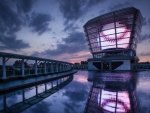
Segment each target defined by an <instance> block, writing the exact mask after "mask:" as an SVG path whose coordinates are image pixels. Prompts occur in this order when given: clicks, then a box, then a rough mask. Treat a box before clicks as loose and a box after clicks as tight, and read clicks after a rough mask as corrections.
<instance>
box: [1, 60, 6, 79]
mask: <svg viewBox="0 0 150 113" xmlns="http://www.w3.org/2000/svg"><path fill="white" fill-rule="evenodd" d="M2 63H3V79H6V66H5V57H2Z"/></svg>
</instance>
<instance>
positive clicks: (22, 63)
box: [21, 59, 24, 77]
mask: <svg viewBox="0 0 150 113" xmlns="http://www.w3.org/2000/svg"><path fill="white" fill-rule="evenodd" d="M21 70H22V77H24V59H22V60H21Z"/></svg>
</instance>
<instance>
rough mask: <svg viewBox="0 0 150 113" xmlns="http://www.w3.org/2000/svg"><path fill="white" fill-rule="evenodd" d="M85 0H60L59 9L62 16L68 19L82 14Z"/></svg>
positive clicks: (74, 18) (73, 18)
mask: <svg viewBox="0 0 150 113" xmlns="http://www.w3.org/2000/svg"><path fill="white" fill-rule="evenodd" d="M85 1H86V0H77V1H76V0H60V2H59V9H60V11H61V13H62V14H63V17H64V18H65V19H66V22H67V21H68V20H76V19H78V18H79V17H80V16H81V15H82V8H83V6H84V5H85Z"/></svg>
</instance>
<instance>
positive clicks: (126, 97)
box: [85, 73, 140, 113]
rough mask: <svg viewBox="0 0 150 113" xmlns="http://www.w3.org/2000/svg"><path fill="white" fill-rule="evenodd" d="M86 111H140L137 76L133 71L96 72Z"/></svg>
mask: <svg viewBox="0 0 150 113" xmlns="http://www.w3.org/2000/svg"><path fill="white" fill-rule="evenodd" d="M89 75H90V76H89V77H88V80H89V81H93V85H92V87H91V89H90V93H89V98H88V99H87V103H86V107H85V113H140V106H139V102H138V98H137V96H136V92H135V89H136V80H137V79H136V77H135V76H133V75H132V74H131V73H100V74H98V73H95V74H93V75H91V73H90V74H89Z"/></svg>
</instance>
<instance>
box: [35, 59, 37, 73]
mask: <svg viewBox="0 0 150 113" xmlns="http://www.w3.org/2000/svg"><path fill="white" fill-rule="evenodd" d="M35 75H37V60H35Z"/></svg>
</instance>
